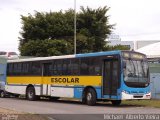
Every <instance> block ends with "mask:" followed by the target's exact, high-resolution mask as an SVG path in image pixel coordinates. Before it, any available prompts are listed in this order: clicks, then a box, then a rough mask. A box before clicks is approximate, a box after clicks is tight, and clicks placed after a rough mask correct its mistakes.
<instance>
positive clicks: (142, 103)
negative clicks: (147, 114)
mask: <svg viewBox="0 0 160 120" xmlns="http://www.w3.org/2000/svg"><path fill="white" fill-rule="evenodd" d="M121 105H135V106H143V107H156V108H160V100H154V99H152V100H130V101H122V104H121Z"/></svg>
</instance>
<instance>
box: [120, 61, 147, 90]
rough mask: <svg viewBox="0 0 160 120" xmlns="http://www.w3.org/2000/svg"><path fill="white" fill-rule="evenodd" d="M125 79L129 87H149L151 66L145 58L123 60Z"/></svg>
mask: <svg viewBox="0 0 160 120" xmlns="http://www.w3.org/2000/svg"><path fill="white" fill-rule="evenodd" d="M123 70H124V81H125V84H126V85H127V86H129V87H147V86H148V85H149V68H148V63H147V61H145V60H144V59H141V60H137V59H124V60H123Z"/></svg>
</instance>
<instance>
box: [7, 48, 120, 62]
mask: <svg viewBox="0 0 160 120" xmlns="http://www.w3.org/2000/svg"><path fill="white" fill-rule="evenodd" d="M120 52H121V51H120V50H116V51H104V52H95V53H84V54H76V55H62V56H50V57H35V58H26V59H16V60H8V63H10V62H25V61H41V60H51V59H65V58H80V57H91V56H102V55H115V54H120Z"/></svg>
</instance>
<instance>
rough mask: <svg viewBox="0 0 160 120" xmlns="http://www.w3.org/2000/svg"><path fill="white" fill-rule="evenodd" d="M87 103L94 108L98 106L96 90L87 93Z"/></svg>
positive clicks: (89, 90)
mask: <svg viewBox="0 0 160 120" xmlns="http://www.w3.org/2000/svg"><path fill="white" fill-rule="evenodd" d="M86 103H87V105H90V106H93V105H95V104H96V92H95V90H94V89H92V88H89V89H88V90H87V93H86Z"/></svg>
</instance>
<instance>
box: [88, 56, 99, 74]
mask: <svg viewBox="0 0 160 120" xmlns="http://www.w3.org/2000/svg"><path fill="white" fill-rule="evenodd" d="M100 73H101V66H100V59H97V58H96V57H93V58H90V59H89V74H90V75H100Z"/></svg>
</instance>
